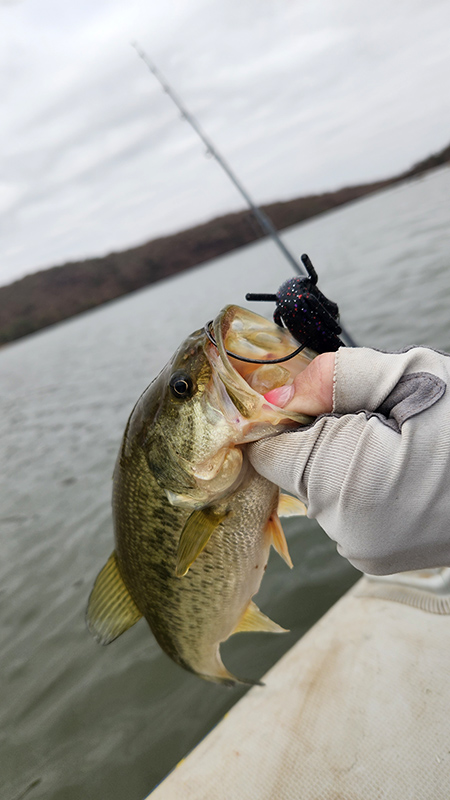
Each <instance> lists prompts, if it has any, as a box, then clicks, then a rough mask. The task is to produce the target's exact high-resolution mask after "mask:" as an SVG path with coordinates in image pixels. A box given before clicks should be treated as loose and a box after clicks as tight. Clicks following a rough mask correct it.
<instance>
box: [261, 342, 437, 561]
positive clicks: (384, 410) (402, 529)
mask: <svg viewBox="0 0 450 800" xmlns="http://www.w3.org/2000/svg"><path fill="white" fill-rule="evenodd" d="M313 363H314V362H313ZM449 377H450V356H449V355H447V354H444V353H439V352H436V351H434V350H431V349H429V348H425V347H412V348H410V349H408V350H407V351H405V352H402V353H381V352H378V351H375V350H370V349H369V348H340V349H339V350H338V352H337V353H336V359H335V370H334V387H333V408H332V413H330V414H324V415H322V416H319V417H318V418H317V419H316V420H315V422H314V423H313V424H312V425H310V426H308V427H306V428H302V429H300V430H297V431H294V432H290V433H283V434H281V435H279V436H275V437H273V438H271V439H266V440H262V441H259V442H256V443H254V444H252V445H250V446H249V451H248V452H249V457H250V461H251V462H252V464H253V466H254V467H255V469H256V470H257V471H258V472H260V473H261V474H262V475H264V476H265V477H266V478H268V479H269V480H270V481H273V483H276V484H278V485H279V486H280V487H281V488H283V489H285V490H287V491H289V492H291V493H292V494H295V495H297V496H298V497H299V498H300V499H301V500H302V501H303V502H304V503H305V504H306V505H307V507H308V516H309V517H311V518H314V519H317V520H318V522H319V523H320V525H321V526H322V527H323V529H324V530H325V531H326V533H327V534H328V535H329V536H330V537H331V538H332V539H334V540H335V541H336V542H337V549H338V552H339V553H340V554H341V555H343V556H345V557H346V558H347V559H348V560H349V561H350V562H351V563H352V564H353V565H354V566H355V567H357V569H360V570H361V571H363V572H367V573H370V574H374V575H386V574H390V573H394V572H401V571H405V570H414V569H425V568H431V567H440V566H446V565H450V393H447V394H445V389H446V385H447V382H448V380H449ZM297 380H298V379H297Z"/></svg>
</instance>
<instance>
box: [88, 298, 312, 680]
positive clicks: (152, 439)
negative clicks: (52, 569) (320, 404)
mask: <svg viewBox="0 0 450 800" xmlns="http://www.w3.org/2000/svg"><path fill="white" fill-rule="evenodd" d="M297 349H298V342H296V341H295V339H293V337H292V336H291V334H290V333H289V331H287V330H286V329H285V328H281V327H279V326H278V325H276V324H275V323H273V322H270V321H268V320H266V319H265V318H264V317H260V316H259V315H258V314H254V313H253V312H251V311H249V310H246V309H242V308H240V307H239V306H233V305H230V306H226V307H225V308H224V309H223V310H222V311H221V312H220V314H219V315H218V316H217V317H216V319H215V320H214V322H213V323H209V325H208V326H205V328H202V329H200V330H198V331H195V332H194V333H193V334H191V335H190V336H189V337H188V338H187V339H186V340H185V341H184V342H183V343H182V344H181V345H180V347H179V348H178V349H177V351H176V352H175V354H174V355H173V357H172V358H171V359H170V361H169V362H168V364H167V365H166V366H165V367H164V368H163V369H162V371H161V372H160V374H159V375H158V376H157V377H156V378H155V379H154V380H153V382H152V383H151V384H150V385H149V386H148V387H147V389H146V390H145V391H144V392H143V394H142V395H141V396H140V398H139V399H138V401H137V403H136V405H135V406H134V408H133V410H132V412H131V415H130V418H129V420H128V422H127V425H126V428H125V432H124V436H123V440H122V444H121V447H120V450H119V454H118V458H117V462H116V466H115V470H114V476H113V498H112V507H113V522H114V537H115V549H114V551H113V553H112V554H111V556H110V558H109V559H108V561H107V562H106V564H105V566H104V567H103V569H102V570H101V571H100V573H99V574H98V576H97V578H96V580H95V583H94V587H93V590H92V592H91V595H90V598H89V602H88V608H87V614H86V619H87V625H88V628H89V630H90V632H91V633H92V634H93V635H94V637H95V638H96V639H97V641H98V642H99V643H101V644H109V643H110V642H112V641H114V640H115V639H116V638H117V637H118V636H120V635H121V634H122V633H124V632H125V631H126V630H128V629H129V628H130V627H131V626H132V625H134V624H135V623H136V622H138V620H139V619H141V618H142V617H144V618H145V619H146V620H147V622H148V624H149V626H150V629H151V631H152V633H153V635H154V636H155V638H156V640H157V642H158V643H159V645H160V647H161V648H162V649H163V650H164V651H165V653H166V654H167V655H168V656H170V658H172V660H173V661H175V662H176V663H177V664H178V665H180V666H181V667H183V668H184V669H186V670H188V671H189V672H192V673H194V674H196V675H198V676H199V677H201V678H203V679H205V680H208V681H214V682H217V683H221V684H224V685H228V686H233V685H235V683H245V684H254V683H259V681H258V680H254V679H251V678H236V677H235V676H234V675H232V674H231V673H230V672H229V671H228V669H227V668H226V666H225V665H224V664H223V662H222V659H221V655H220V644H221V643H222V642H223V641H225V640H226V639H228V638H229V637H230V636H231V635H232V634H234V633H238V632H241V631H266V632H272V633H281V632H284V631H285V629H284V628H282V627H281V626H280V625H278V624H277V623H275V622H273V621H272V620H271V619H269V617H267V616H266V615H265V614H264V613H263V612H262V611H260V609H259V608H258V607H257V605H256V604H255V602H254V601H253V597H254V595H255V594H256V593H257V592H258V589H259V586H260V584H261V581H262V578H263V575H264V572H265V569H266V567H267V561H268V557H269V550H270V547H271V545H273V546H274V547H275V549H276V550H277V551H278V553H279V554H280V555H281V556H282V558H283V559H284V560H285V561H286V563H287V564H288V565H289V566H292V561H291V559H290V555H289V552H288V547H287V543H286V539H285V536H284V533H283V529H282V527H281V524H280V521H279V516H280V515H292V514H305V513H306V508H305V506H304V505H303V503H301V502H300V500H298V499H296V498H293V497H290V496H288V495H280V489H279V487H278V486H276V485H275V484H273V483H271V482H270V481H268V480H267V479H266V478H264V477H262V476H261V475H259V474H258V473H257V472H256V471H255V470H254V469H253V467H252V465H251V463H250V461H249V459H248V456H247V453H246V449H247V445H248V443H249V442H253V441H257V440H258V439H262V438H267V437H268V436H273V435H275V434H277V433H279V432H281V431H285V430H289V429H292V428H298V427H299V426H302V425H307V424H309V423H310V422H311V418H310V417H308V416H306V415H303V414H300V413H297V412H291V413H288V412H286V411H285V410H283V409H281V408H278V407H277V406H274V405H272V404H271V403H270V402H268V401H267V400H266V399H265V397H264V394H266V393H267V392H268V391H270V390H271V389H273V388H276V387H277V386H282V385H285V384H286V383H289V382H292V381H293V380H294V377H295V375H296V374H298V373H299V372H300V371H302V370H303V369H305V368H306V366H307V365H308V364H309V363H310V361H311V359H312V358H313V357H314V356H315V353H313V352H311V351H308V350H307V349H304V350H303V351H302V352H301V353H299V354H298V355H296V356H295V357H294V358H292V359H290V360H288V361H285V362H284V363H283V364H273V363H262V364H255V363H247V362H245V361H241V360H238V359H240V358H242V357H244V358H252V359H259V360H261V361H263V362H267V361H268V360H271V359H275V358H282V357H284V356H286V355H289V354H290V353H292V352H293V351H295V350H297ZM233 354H234V355H235V356H236V358H235V357H234V356H233Z"/></svg>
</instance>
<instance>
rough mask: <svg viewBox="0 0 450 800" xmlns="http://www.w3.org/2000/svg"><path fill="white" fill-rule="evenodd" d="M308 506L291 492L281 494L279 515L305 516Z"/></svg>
mask: <svg viewBox="0 0 450 800" xmlns="http://www.w3.org/2000/svg"><path fill="white" fill-rule="evenodd" d="M307 510H308V509H307V508H306V506H305V504H304V503H302V501H301V500H299V499H298V497H292V496H291V495H290V494H280V499H279V502H278V516H280V517H297V516H299V517H304V516H305V515H306V512H307Z"/></svg>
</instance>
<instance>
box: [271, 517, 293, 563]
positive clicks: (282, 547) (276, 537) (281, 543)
mask: <svg viewBox="0 0 450 800" xmlns="http://www.w3.org/2000/svg"><path fill="white" fill-rule="evenodd" d="M266 532H267V534H268V535H269V536H270V537H271V542H272V544H273V546H274V548H275V550H276V551H277V553H278V555H280V556H281V558H282V559H283V560H284V561H285V562H286V564H287V565H288V567H290V568H291V569H292V567H293V566H294V565H293V563H292V559H291V557H290V555H289V550H288V546H287V541H286V537H285V535H284V531H283V528H282V527H281V522H280V519H279V517H278V514H277V512H276V511H274V513H273V514H272V516H271V517H270V518H269V521H268V523H267V528H266Z"/></svg>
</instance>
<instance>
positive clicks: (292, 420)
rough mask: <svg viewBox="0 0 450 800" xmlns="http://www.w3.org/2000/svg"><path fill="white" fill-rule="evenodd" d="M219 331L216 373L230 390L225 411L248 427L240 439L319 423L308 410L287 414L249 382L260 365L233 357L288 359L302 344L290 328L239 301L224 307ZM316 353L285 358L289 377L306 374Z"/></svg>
mask: <svg viewBox="0 0 450 800" xmlns="http://www.w3.org/2000/svg"><path fill="white" fill-rule="evenodd" d="M213 330H214V338H215V342H216V345H215V346H214V345H213V344H211V345H210V349H209V353H208V357H209V360H210V362H211V365H212V367H213V373H215V374H216V375H217V376H218V378H219V380H220V381H221V382H222V384H223V386H224V388H225V392H226V396H227V397H226V398H225V397H222V406H223V413H224V414H225V416H227V417H228V418H229V417H230V416H233V414H234V417H235V419H234V422H235V424H236V425H238V427H239V428H240V429H241V431H242V438H241V439H240V443H242V444H243V443H245V442H250V441H256V440H257V439H260V438H266V437H267V436H271V435H273V434H274V433H278V432H280V431H282V430H286V429H289V428H295V427H299V426H302V425H308V424H310V423H311V422H312V421H313V418H312V417H310V416H307V415H306V414H300V413H298V412H287V411H285V410H284V409H282V408H279V407H278V406H275V405H273V404H272V403H270V402H269V401H268V400H266V399H265V397H264V396H263V395H262V394H260V393H259V392H257V391H255V389H253V388H252V386H250V385H249V383H248V379H249V377H250V378H251V376H252V375H253V376H255V372H256V370H258V369H260V368H261V367H260V365H259V364H247V363H245V362H240V361H239V360H238V359H235V358H233V357H232V355H230V353H236V355H239V356H243V357H244V358H254V359H258V361H268V362H269V361H270V360H271V359H275V358H282V357H284V356H286V355H289V354H290V353H292V352H294V351H295V350H296V349H298V342H296V341H295V339H294V338H293V337H292V336H291V334H290V333H289V331H287V330H286V329H285V328H281V327H279V326H278V325H276V324H275V323H274V322H271V321H269V320H267V319H265V318H264V317H261V316H260V315H259V314H254V313H253V312H252V311H249V310H247V309H244V308H240V307H239V306H234V305H229V306H225V308H224V309H222V311H221V312H220V313H219V314H218V316H217V317H216V319H215V320H214V322H213ZM314 356H315V353H313V352H312V351H309V350H304V351H302V352H301V353H299V354H298V355H297V356H295V357H294V358H293V359H291V360H290V361H288V362H285V363H286V364H288V365H289V370H288V371H287V376H288V377H289V378H291V376H294V375H295V374H298V373H299V372H301V371H302V369H305V368H306V366H307V365H308V364H309V363H310V361H311V360H312V358H314ZM264 368H265V367H264ZM244 376H245V377H244ZM230 401H231V404H230ZM236 412H238V413H237V414H236Z"/></svg>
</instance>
